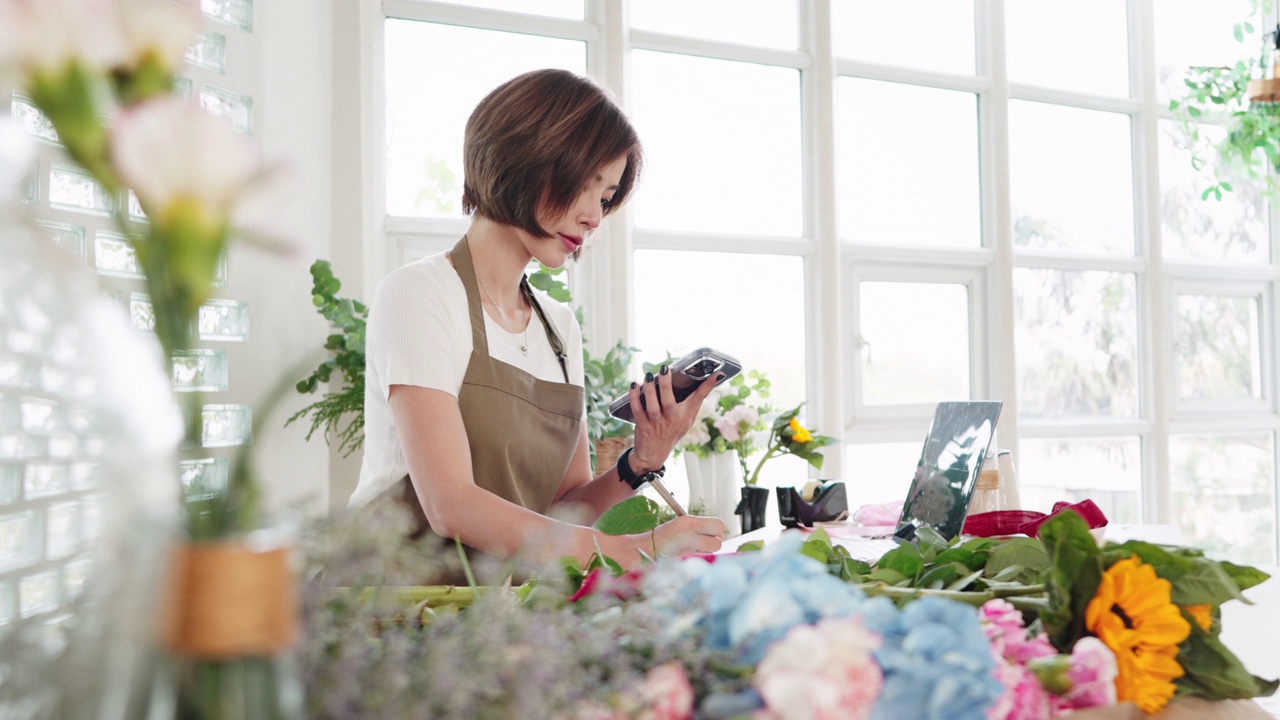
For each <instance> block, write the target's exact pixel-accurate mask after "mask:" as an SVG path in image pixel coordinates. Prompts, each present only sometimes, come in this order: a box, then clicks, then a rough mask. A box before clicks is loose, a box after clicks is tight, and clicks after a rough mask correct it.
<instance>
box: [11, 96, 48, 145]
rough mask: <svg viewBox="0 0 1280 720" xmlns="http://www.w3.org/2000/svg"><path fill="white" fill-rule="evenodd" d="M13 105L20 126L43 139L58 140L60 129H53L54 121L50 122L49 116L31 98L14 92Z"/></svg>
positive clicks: (14, 116) (13, 111)
mask: <svg viewBox="0 0 1280 720" xmlns="http://www.w3.org/2000/svg"><path fill="white" fill-rule="evenodd" d="M11 107H12V113H13V119H14V122H16V123H17V124H18V127H20V128H22V129H23V130H26V131H27V132H28V133H29V134H31V135H32V136H34V137H38V138H40V139H41V140H48V141H49V142H53V143H56V142H58V131H57V130H54V129H53V123H51V122H49V118H48V117H47V116H46V115H45V114H44V113H43V112H41V111H40V108H38V107H36V106H35V104H34V103H33V102H31V100H29V99H27V98H26V97H23V96H22V95H19V94H17V93H14V95H13V104H12V106H11Z"/></svg>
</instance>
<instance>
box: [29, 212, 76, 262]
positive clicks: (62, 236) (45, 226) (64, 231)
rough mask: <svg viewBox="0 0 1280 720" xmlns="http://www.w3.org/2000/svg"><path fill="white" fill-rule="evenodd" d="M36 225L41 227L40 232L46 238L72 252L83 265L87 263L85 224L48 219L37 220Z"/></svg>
mask: <svg viewBox="0 0 1280 720" xmlns="http://www.w3.org/2000/svg"><path fill="white" fill-rule="evenodd" d="M35 226H36V227H37V228H39V230H38V232H39V233H40V234H41V235H44V237H45V239H47V240H48V241H49V242H51V243H53V244H54V245H57V246H58V247H60V248H63V249H64V250H66V251H67V252H69V253H71V254H72V256H74V257H75V258H76V259H77V260H79V261H80V264H81V265H83V264H85V257H86V253H85V250H86V248H85V241H84V227H83V226H80V225H71V224H68V223H57V222H49V221H47V220H36V221H35Z"/></svg>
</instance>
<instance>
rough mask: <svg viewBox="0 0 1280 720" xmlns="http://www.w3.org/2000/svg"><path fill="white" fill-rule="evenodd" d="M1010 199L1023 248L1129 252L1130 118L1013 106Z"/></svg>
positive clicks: (1036, 105) (1016, 237)
mask: <svg viewBox="0 0 1280 720" xmlns="http://www.w3.org/2000/svg"><path fill="white" fill-rule="evenodd" d="M1009 194H1010V200H1011V202H1012V206H1013V235H1014V243H1015V244H1017V245H1018V246H1020V247H1030V248H1037V249H1043V250H1059V251H1075V252H1083V253H1124V254H1126V255H1131V254H1133V247H1134V245H1133V237H1134V230H1133V153H1132V149H1131V142H1130V138H1129V116H1128V115H1121V114H1119V113H1109V112H1099V111H1097V110H1083V109H1080V108H1070V107H1063V106H1060V105H1047V104H1044V103H1036V102H1026V101H1020V100H1014V101H1012V102H1010V103H1009Z"/></svg>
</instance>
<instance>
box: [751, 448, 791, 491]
mask: <svg viewBox="0 0 1280 720" xmlns="http://www.w3.org/2000/svg"><path fill="white" fill-rule="evenodd" d="M781 447H782V445H781V444H778V445H770V446H769V450H768V452H766V453H765V454H764V457H762V458H760V462H758V463H756V469H755V472H753V473H751V477H749V478H747V484H748V485H755V484H756V483H758V482H759V481H760V468H763V467H764V464H765V463H766V462H768V460H769V458H771V457H773V456H774V455H776V454H777V453H778V450H779V449H780V448H781ZM743 468H744V469H745V468H746V461H745V460H744V461H743Z"/></svg>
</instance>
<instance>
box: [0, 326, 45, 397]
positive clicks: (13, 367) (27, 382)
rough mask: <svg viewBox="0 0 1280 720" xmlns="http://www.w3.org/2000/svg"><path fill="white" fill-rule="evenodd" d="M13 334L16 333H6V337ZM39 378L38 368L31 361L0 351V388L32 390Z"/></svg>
mask: <svg viewBox="0 0 1280 720" xmlns="http://www.w3.org/2000/svg"><path fill="white" fill-rule="evenodd" d="M15 333H16V331H14V332H10V333H6V335H13V334H15ZM7 339H8V338H6V340H7ZM0 344H3V343H0ZM10 347H12V345H10ZM39 377H40V372H39V368H38V367H37V366H36V364H35V363H34V362H33V361H31V360H29V359H26V358H22V357H17V356H14V355H10V354H8V353H5V352H4V351H2V350H0V387H11V388H16V389H26V388H33V387H36V386H37V384H38V383H37V381H38V379H39Z"/></svg>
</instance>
